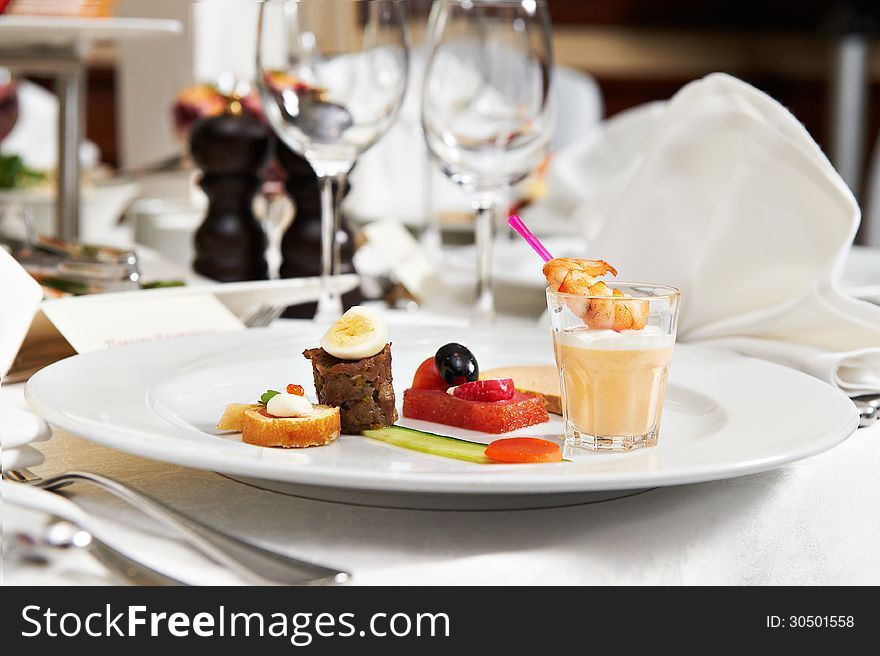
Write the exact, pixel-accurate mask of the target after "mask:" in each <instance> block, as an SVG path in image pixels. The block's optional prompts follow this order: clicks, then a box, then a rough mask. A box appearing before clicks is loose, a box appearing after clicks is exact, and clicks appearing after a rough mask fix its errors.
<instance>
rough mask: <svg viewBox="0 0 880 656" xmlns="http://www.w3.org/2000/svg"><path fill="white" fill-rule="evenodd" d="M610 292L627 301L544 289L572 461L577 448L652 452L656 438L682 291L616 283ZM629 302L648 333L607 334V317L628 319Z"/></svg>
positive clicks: (650, 285) (567, 451)
mask: <svg viewBox="0 0 880 656" xmlns="http://www.w3.org/2000/svg"><path fill="white" fill-rule="evenodd" d="M614 287H615V288H616V289H619V290H620V291H621V292H623V293H624V294H627V295H628V296H629V297H630V298H625V297H618V296H613V297H608V296H593V297H591V296H582V295H577V294H562V293H559V292H554V291H553V290H552V289H549V288H548V289H547V308H548V310H549V314H550V323H551V326H552V327H553V352H554V354H555V356H556V365H557V367H558V368H559V382H560V387H561V389H562V412H563V420H564V424H565V447H566V453H567V454H569V455H571V454H573V453H574V452H575V451H573V450H576V449H589V450H591V451H629V450H632V449H640V448H643V447H649V446H656V444H657V442H658V439H659V436H660V419H661V415H662V411H663V399H664V395H665V392H666V379H667V377H668V375H669V364H670V362H671V360H672V348H673V346H674V344H675V334H676V329H677V325H678V305H679V292H678V290H677V289H675V288H674V287H669V286H666V285H652V284H641V283H618V282H616V281H615V282H614ZM634 299H635V300H634ZM634 302H635V303H640V304H643V311H645V312H646V315H647V318H646V325H645V327H644V328H642V329H640V330H621V331H614V330H610V329H609V328H608V327H607V322H608V320H609V319H608V318H609V317H615V316H617V315H619V314H621V313H623V314H626V313H628V312H629V308H631V307H632V304H633V303H634ZM593 304H595V305H593ZM618 305H620V306H621V307H620V308H618V307H617V306H618ZM619 310H620V311H619ZM592 317H595V322H594V323H591V321H592V320H593V319H592Z"/></svg>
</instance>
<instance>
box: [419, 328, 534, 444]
mask: <svg viewBox="0 0 880 656" xmlns="http://www.w3.org/2000/svg"><path fill="white" fill-rule="evenodd" d="M479 374H480V372H479V365H478V363H477V359H476V358H475V357H474V355H473V353H471V352H470V351H469V350H468V349H467V348H466V347H464V346H462V345H461V344H456V343H451V344H446V345H444V346H441V347H440V349H438V351H437V353H436V354H435V355H434V357H433V358H428V359H427V360H425V361H424V362H423V363H422V364H421V365H420V366H419V368H418V370H416V374H415V376H414V377H413V384H412V387H411V388H410V389H408V390H406V391H405V392H404V393H403V416H404V417H409V418H410V419H421V420H423V421H432V422H435V423H438V424H446V425H449V426H457V427H459V428H466V429H469V430H475V431H481V432H483V433H493V434H497V433H507V432H510V431H513V430H517V429H519V428H526V427H527V426H534V425H535V424H541V423H544V422H546V421H549V420H550V418H549V417H548V416H547V410H546V409H545V408H544V399H543V398H542V397H541V396H540V395H539V394H533V393H529V392H520V391H517V390H516V389H515V386H514V382H513V380H512V379H510V378H490V379H482V380H480V378H479Z"/></svg>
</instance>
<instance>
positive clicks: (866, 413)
mask: <svg viewBox="0 0 880 656" xmlns="http://www.w3.org/2000/svg"><path fill="white" fill-rule="evenodd" d="M852 402H853V403H855V404H856V408H857V409H858V411H859V427H860V428H864V427H866V426H872V425H873V424H875V423H877V421H880V394H865V395H863V396H854V397H852Z"/></svg>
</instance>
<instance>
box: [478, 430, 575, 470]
mask: <svg viewBox="0 0 880 656" xmlns="http://www.w3.org/2000/svg"><path fill="white" fill-rule="evenodd" d="M485 454H486V457H487V458H489V460H494V461H495V462H505V463H511V464H528V463H535V462H559V461H561V460H562V451H561V450H560V449H559V445H558V444H556V443H555V442H550V441H548V440H541V439H538V438H537V437H506V438H503V439H500V440H495V441H494V442H492V443H491V444H489V446H487V447H486V451H485Z"/></svg>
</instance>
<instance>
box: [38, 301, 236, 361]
mask: <svg viewBox="0 0 880 656" xmlns="http://www.w3.org/2000/svg"><path fill="white" fill-rule="evenodd" d="M122 296H123V295H115V298H110V297H108V296H105V297H103V298H102V296H101V295H100V294H96V295H94V296H83V297H79V298H64V299H57V300H53V301H46V302H44V303H43V304H42V306H41V311H42V313H43V314H44V315H45V316H46V318H47V319H48V320H49V321H51V322H52V325H53V326H54V327H55V328H56V329H57V330H58V332H59V333H61V335H62V336H63V337H64V339H65V340H66V341H67V342H68V343H69V344H70V345H71V346H72V347H73V348H74V349H75V350H76V351H77V353H88V352H89V351H97V350H100V349H105V348H114V347H117V346H124V345H126V344H136V343H141V342H152V341H157V340H160V339H167V338H169V337H180V336H184V335H201V334H205V333H216V332H223V331H229V330H241V329H243V328H244V324H243V323H242V322H241V321H240V320H239V319H238V318H237V317H236V316H235V315H234V314H233V313H232V312H231V311H230V310H229V309H228V308H227V307H226V306H225V305H223V303H221V302H220V301H219V300H218V299H217V297H216V296H214V295H213V294H188V295H185V296H175V295H167V294H154V295H149V294H146V293H141V294H136V295H135V294H132V295H128V294H126V295H124V297H122Z"/></svg>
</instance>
